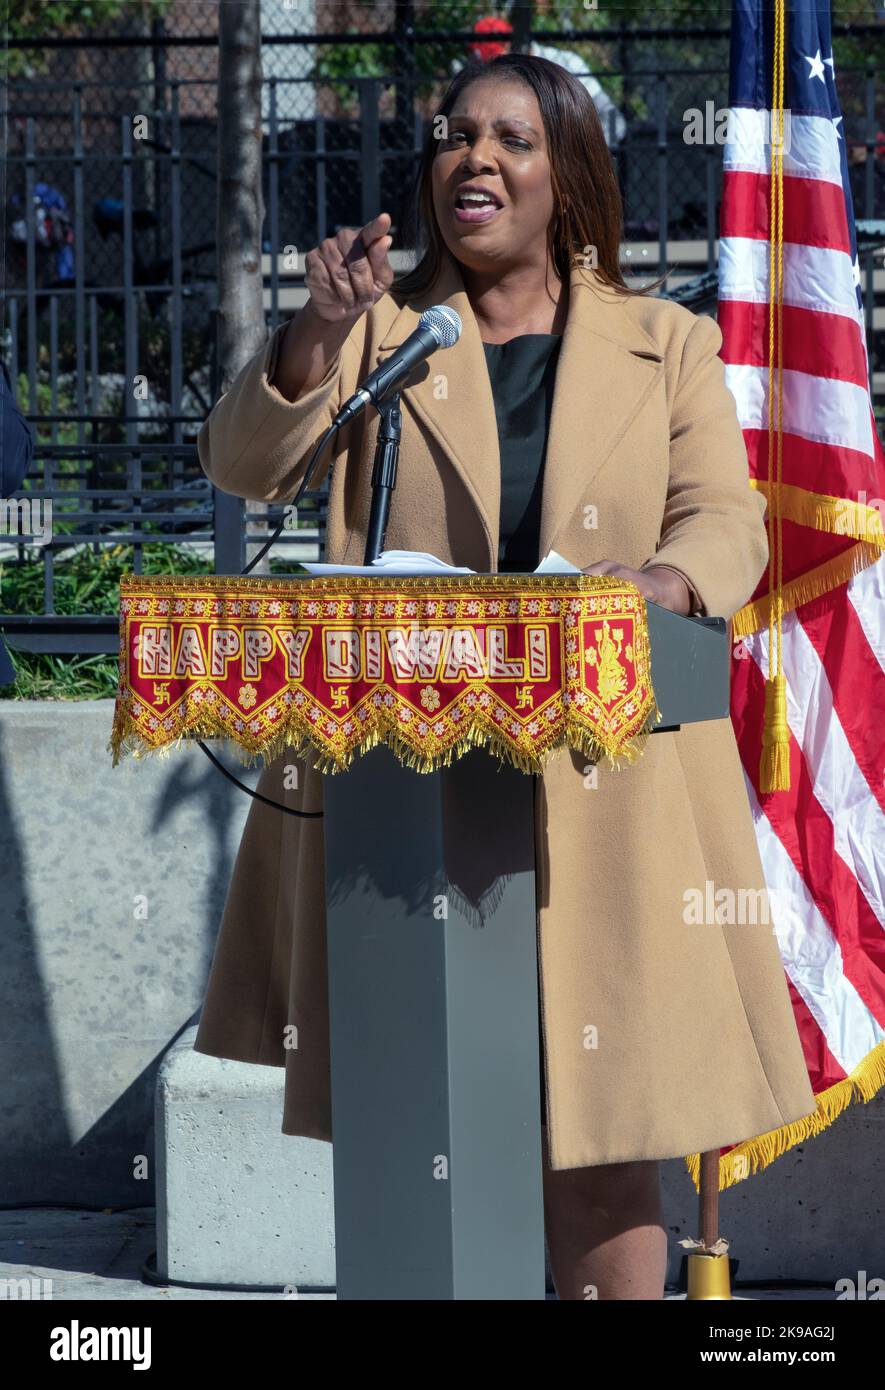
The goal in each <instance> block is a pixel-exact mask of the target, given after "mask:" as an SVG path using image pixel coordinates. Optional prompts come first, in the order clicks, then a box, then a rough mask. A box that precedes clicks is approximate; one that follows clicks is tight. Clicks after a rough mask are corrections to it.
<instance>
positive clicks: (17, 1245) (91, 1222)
mask: <svg viewBox="0 0 885 1390" xmlns="http://www.w3.org/2000/svg"><path fill="white" fill-rule="evenodd" d="M156 1245H157V1242H156V1228H155V1217H154V1208H153V1207H140V1208H135V1209H132V1210H129V1211H110V1210H109V1211H81V1210H76V1209H71V1208H60V1207H29V1208H22V1209H10V1210H4V1211H0V1284H2V1281H3V1280H28V1281H29V1285H28V1295H29V1296H30V1297H32V1298H46V1297H51V1298H52V1299H55V1300H67V1299H71V1300H75V1301H76V1300H82V1301H84V1302H86V1301H90V1300H94V1301H113V1302H127V1301H134V1300H144V1301H147V1302H169V1301H173V1302H175V1301H179V1300H182V1301H192V1300H195V1299H202V1300H219V1299H220V1300H225V1301H226V1300H236V1301H240V1300H245V1301H248V1302H252V1301H255V1300H275V1299H282V1298H284V1297H297V1298H299V1299H334V1297H335V1294H334V1292H333V1291H331V1290H300V1289H299V1290H298V1291H297V1293H296V1292H289V1293H288V1294H285V1293H283V1292H282V1291H277V1292H273V1291H267V1292H263V1291H262V1292H247V1291H242V1290H238V1289H226V1290H219V1289H206V1288H182V1287H180V1286H178V1285H162V1284H159V1285H158V1284H154V1283H151V1282H149V1280H148V1279H146V1278H145V1276H144V1270H145V1267H146V1266H147V1267H149V1263H150V1261H151V1256H152V1255H153V1252H154V1251H155V1250H156ZM30 1281H32V1282H30ZM47 1281H50V1282H47ZM3 1287H4V1288H5V1286H3ZM22 1293H24V1290H23V1289H22ZM19 1296H22V1294H19ZM26 1296H27V1295H26ZM667 1297H668V1300H671V1301H674V1302H678V1301H679V1300H680V1299H682V1298H684V1294H677V1293H673V1292H672V1291H671V1292H669V1293H668V1295H667ZM737 1297H739V1298H742V1299H750V1300H753V1301H758V1302H766V1303H768V1302H774V1303H779V1302H833V1301H834V1300H835V1292H834V1290H833V1289H808V1288H791V1287H789V1286H780V1285H779V1286H778V1287H776V1288H765V1289H752V1290H744V1291H739V1292H738V1294H737ZM548 1300H550V1301H554V1302H555V1301H556V1299H555V1295H553V1294H550V1293H548Z"/></svg>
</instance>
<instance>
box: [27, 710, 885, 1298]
mask: <svg viewBox="0 0 885 1390" xmlns="http://www.w3.org/2000/svg"><path fill="white" fill-rule="evenodd" d="M112 714H113V702H112V701H110V700H98V701H94V702H82V703H81V702H75V703H69V702H64V701H40V702H36V701H35V702H24V701H10V700H2V701H0V866H2V868H0V1020H2V1022H0V1117H2V1126H0V1201H3V1202H5V1203H12V1202H25V1203H29V1204H31V1205H34V1206H37V1205H40V1204H42V1203H53V1202H66V1203H70V1204H71V1205H77V1204H79V1203H84V1204H94V1205H96V1206H123V1205H139V1204H144V1205H146V1206H150V1205H153V1203H154V1197H155V1183H154V1173H155V1164H154V1156H155V1136H154V1096H155V1088H156V1084H157V1078H158V1070H159V1068H160V1065H161V1063H162V1062H163V1059H164V1057H165V1056H166V1054H167V1053H169V1050H170V1048H174V1049H175V1051H174V1054H173V1055H172V1056H171V1057H170V1060H169V1063H168V1070H165V1071H164V1073H163V1078H164V1079H163V1080H162V1082H161V1085H160V1092H159V1094H160V1097H161V1099H162V1101H163V1103H164V1104H165V1105H166V1109H167V1113H166V1115H165V1118H164V1119H163V1121H162V1134H161V1136H160V1137H161V1138H162V1139H163V1145H162V1148H163V1155H164V1157H163V1164H164V1167H163V1183H164V1184H165V1186H164V1188H163V1189H162V1190H161V1192H160V1197H161V1199H162V1201H164V1202H165V1203H166V1210H167V1213H168V1215H169V1218H170V1221H169V1224H168V1227H167V1234H166V1235H165V1236H164V1237H163V1239H164V1240H165V1241H166V1243H167V1244H166V1255H165V1258H166V1260H167V1269H166V1272H167V1273H168V1275H169V1276H170V1277H172V1278H175V1277H181V1278H186V1275H185V1273H184V1271H190V1272H191V1273H193V1272H194V1271H202V1272H204V1273H209V1272H213V1273H214V1274H215V1275H219V1276H223V1277H219V1278H217V1279H216V1278H213V1279H209V1280H208V1282H218V1283H233V1284H250V1283H258V1284H261V1285H264V1284H270V1285H273V1284H276V1283H277V1282H280V1283H284V1282H287V1281H291V1282H293V1283H295V1284H298V1282H299V1280H300V1281H301V1283H302V1286H307V1285H308V1284H310V1283H314V1282H315V1283H317V1284H319V1285H322V1284H323V1282H324V1280H325V1278H326V1272H327V1271H328V1270H329V1269H330V1267H331V1266H330V1264H329V1260H330V1250H331V1239H330V1236H329V1215H328V1212H329V1201H330V1198H331V1177H330V1169H329V1167H328V1165H329V1163H330V1160H331V1150H330V1146H328V1145H317V1146H316V1147H315V1148H310V1149H308V1148H306V1147H304V1146H305V1145H306V1144H311V1143H313V1141H301V1140H298V1139H295V1138H293V1137H292V1136H288V1135H283V1134H282V1133H281V1132H280V1128H279V1126H280V1121H281V1118H282V1070H281V1069H277V1068H265V1067H261V1068H258V1067H256V1068H253V1067H249V1066H246V1065H245V1064H241V1063H233V1062H224V1061H222V1060H220V1059H218V1058H211V1057H205V1056H202V1055H201V1054H193V1057H192V1058H188V1057H187V1051H188V1049H189V1047H190V1041H189V1039H190V1038H192V1035H193V1025H194V1023H195V1020H196V1018H197V1016H198V1012H199V1008H200V1004H201V1001H202V998H203V993H204V990H205V984H206V978H207V976H208V971H209V966H210V964H211V959H212V951H213V947H214V942H215V935H216V932H217V928H218V922H219V919H220V916H221V910H222V907H223V904H224V897H225V894H226V891H227V885H228V882H229V879H230V874H231V870H232V867H233V861H234V856H235V853H236V848H237V844H238V843H239V837H240V833H241V830H242V825H243V821H244V819H245V816H246V813H247V810H248V806H249V800H248V798H247V797H246V796H245V795H244V794H243V793H242V792H240V791H238V790H237V789H236V788H235V787H233V786H232V785H231V784H230V783H229V782H227V781H226V780H225V779H224V778H223V777H221V776H220V774H219V773H218V772H217V771H216V770H215V769H214V768H213V767H212V765H211V764H210V763H209V762H208V760H207V759H206V758H204V756H203V754H202V753H201V752H200V750H199V748H197V747H196V746H195V745H184V746H182V747H181V748H179V749H178V750H177V751H176V752H175V753H173V754H172V755H171V756H170V757H169V758H166V759H160V758H153V757H150V758H145V759H143V760H141V761H136V760H134V759H131V758H127V759H125V760H124V761H123V762H122V763H121V764H120V765H119V766H118V767H117V768H113V767H112V766H111V758H110V754H109V753H108V752H107V751H106V744H107V740H108V737H109V734H110V728H111V719H112ZM238 772H239V775H240V776H241V777H243V778H244V780H249V781H254V778H255V776H256V774H255V772H243V771H242V769H238ZM188 1030H190V1031H188ZM179 1040H180V1047H177V1046H176V1044H177V1043H178V1042H179ZM178 1076H182V1077H186V1085H185V1084H184V1083H182V1085H181V1087H180V1089H179V1083H178V1081H177V1080H176V1078H177V1077H178ZM687 1084H690V1078H689V1079H688V1080H687ZM727 1084H728V1078H727V1077H724V1078H723V1085H727ZM275 1087H276V1088H277V1099H276V1100H274V1099H273V1092H274V1088H275ZM198 1088H202V1090H203V1091H205V1092H206V1095H205V1096H204V1097H200V1098H198V1097H197V1096H196V1090H197V1089H198ZM189 1095H190V1099H188V1096H189ZM198 1099H199V1104H198V1103H197V1101H198ZM204 1100H205V1101H206V1105H205V1106H204V1104H203V1101H204ZM216 1100H217V1101H218V1102H219V1109H220V1110H221V1112H222V1113H221V1115H220V1116H219V1123H218V1124H217V1125H216V1127H215V1130H214V1132H213V1130H212V1128H211V1126H210V1125H209V1122H208V1116H209V1110H210V1108H211V1103H212V1102H213V1101H216ZM189 1132H190V1134H191V1137H192V1139H193V1144H192V1146H191V1149H190V1151H189V1150H188V1142H187V1141H188V1133H189ZM883 1151H885V1095H882V1094H880V1095H879V1096H878V1097H877V1098H876V1099H875V1100H873V1101H871V1102H870V1103H869V1105H863V1104H856V1105H854V1106H852V1107H851V1108H850V1109H849V1110H848V1111H847V1112H846V1113H845V1114H843V1115H842V1116H841V1117H840V1118H839V1119H838V1120H837V1121H836V1122H835V1124H834V1125H833V1126H832V1127H831V1128H830V1129H829V1130H828V1131H827V1132H826V1133H825V1134H823V1135H821V1136H820V1137H819V1138H817V1139H815V1140H812V1141H811V1142H810V1143H806V1144H802V1145H800V1146H799V1147H797V1148H796V1149H794V1150H793V1151H792V1152H791V1153H789V1154H787V1155H785V1156H784V1157H783V1158H780V1159H778V1160H777V1161H776V1162H775V1163H774V1164H773V1165H772V1166H771V1167H770V1168H769V1169H767V1170H766V1171H765V1172H763V1173H761V1174H757V1175H755V1176H753V1177H751V1178H750V1179H748V1180H747V1181H745V1182H743V1183H740V1184H738V1186H737V1187H736V1188H734V1189H730V1190H729V1191H727V1192H725V1193H723V1194H722V1197H721V1213H722V1220H721V1227H722V1233H723V1234H724V1235H725V1236H727V1237H728V1238H729V1239H730V1240H731V1242H732V1250H731V1253H732V1254H733V1255H734V1256H735V1257H736V1258H738V1259H739V1260H740V1277H741V1278H745V1279H767V1280H772V1279H785V1278H791V1279H794V1280H795V1279H823V1280H828V1281H835V1280H836V1279H837V1278H853V1279H858V1277H859V1272H860V1271H862V1270H865V1271H866V1272H867V1276H868V1278H873V1277H879V1278H881V1277H885V1225H883V1223H882V1221H881V1219H880V1216H879V1209H880V1207H881V1164H882V1160H881V1155H882V1153H883ZM176 1165H178V1168H176ZM225 1165H227V1175H226V1177H225ZM287 1168H288V1177H287ZM250 1170H251V1171H250ZM662 1172H663V1179H664V1183H663V1190H664V1213H665V1224H666V1225H667V1228H668V1231H669V1233H670V1237H671V1260H670V1272H671V1277H673V1276H674V1275H675V1273H676V1271H677V1270H678V1268H679V1263H680V1259H681V1251H680V1249H679V1247H678V1244H677V1242H678V1240H679V1239H680V1238H682V1237H684V1236H695V1235H697V1233H698V1231H697V1226H698V1223H697V1202H696V1198H695V1194H694V1189H693V1187H692V1186H691V1183H690V1181H689V1179H688V1176H687V1173H686V1171H685V1167H684V1164H683V1163H682V1161H681V1159H672V1160H668V1161H667V1162H666V1163H663V1164H662ZM201 1180H202V1181H203V1182H204V1192H205V1198H206V1205H205V1210H206V1211H207V1212H209V1213H210V1215H209V1216H208V1217H207V1218H206V1219H205V1220H204V1222H203V1225H204V1229H205V1230H206V1231H207V1232H208V1233H209V1238H210V1239H211V1240H213V1241H215V1242H216V1249H215V1251H214V1252H208V1253H207V1252H206V1251H205V1250H203V1249H202V1248H201V1247H200V1245H199V1242H198V1233H197V1232H195V1231H194V1228H193V1223H191V1224H190V1225H187V1224H183V1225H178V1224H177V1223H178V1222H179V1221H181V1222H185V1223H186V1222H187V1220H188V1218H187V1213H186V1211H185V1210H184V1208H183V1206H182V1203H183V1200H184V1197H185V1195H186V1194H189V1193H190V1194H195V1193H196V1191H197V1189H198V1187H199V1183H200V1181H201ZM189 1200H190V1198H189ZM194 1200H196V1196H194ZM216 1207H217V1210H216V1209H215V1208H216ZM278 1208H279V1209H278ZM197 1210H199V1208H197ZM250 1214H251V1215H250ZM256 1214H260V1215H261V1220H262V1222H265V1221H266V1223H267V1224H265V1225H262V1227H261V1230H260V1231H257V1230H256V1231H255V1233H254V1234H253V1233H250V1219H251V1220H254V1219H255V1218H256ZM173 1217H174V1219H175V1223H176V1228H175V1229H173V1228H172V1224H171V1223H172V1219H173ZM277 1246H279V1248H280V1250H281V1252H282V1253H281V1256H280V1258H279V1260H277V1259H276V1258H275V1254H274V1252H275V1250H276V1248H277ZM189 1250H190V1255H189V1254H188V1251H189ZM210 1254H211V1258H210ZM200 1262H202V1263H200ZM176 1270H177V1271H178V1272H179V1273H178V1275H176V1273H175V1271H176ZM277 1276H279V1279H278V1277H277ZM201 1277H202V1276H201ZM199 1281H200V1280H199V1279H198V1280H188V1282H199Z"/></svg>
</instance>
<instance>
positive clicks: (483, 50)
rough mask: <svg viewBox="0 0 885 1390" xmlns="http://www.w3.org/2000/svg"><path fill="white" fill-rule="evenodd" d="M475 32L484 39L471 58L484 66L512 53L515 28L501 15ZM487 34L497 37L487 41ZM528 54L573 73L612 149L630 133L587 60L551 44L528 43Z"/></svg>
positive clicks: (488, 18)
mask: <svg viewBox="0 0 885 1390" xmlns="http://www.w3.org/2000/svg"><path fill="white" fill-rule="evenodd" d="M473 32H474V33H475V34H482V35H483V36H484V37H483V40H482V41H481V42H479V43H471V44H469V45H468V47H469V49H470V54H471V56H472V57H473V58H476V59H478V60H479V61H480V62H481V63H490V62H491V61H492V59H493V58H497V57H499V55H500V54H502V53H509V52H510V36H511V35H512V33H513V25H512V24H511V23H510V21H509V20H507V19H504V17H503V16H502V15H494V14H490V15H486V16H485V17H484V18H483V19H478V20H477V22H476V24H474V26H473ZM486 35H489V36H491V35H496V36H498V37H496V38H491V37H489V38H486V37H485V36H486ZM528 51H529V53H531V54H532V56H533V57H535V58H546V59H548V61H549V62H551V63H558V64H559V66H560V67H561V68H565V69H566V71H567V72H570V73H573V74H574V76H575V77H577V79H578V81H579V82H580V83H581V84H582V86H584V87H585V88H586V89H587V92H588V93H589V95H590V96H591V98H592V100H593V105H594V106H595V107H596V110H597V113H598V115H599V119H600V121H601V122H602V129H603V132H604V134H605V141H606V144H607V145H608V147H609V149H611V148H612V147H613V146H615V145H618V144H620V142H621V141H622V140H623V138H624V135H625V134H626V131H627V122H626V121H625V120H624V117H623V116H622V115H621V112H620V111H619V110H618V108H617V106H616V105H615V103H614V102H613V101H612V99H611V97H610V96H609V95H608V93H607V92H606V90H605V88H604V87H603V86H602V83H601V82H599V81H598V80H597V79H596V78H595V77H594V76H593V75H592V73H591V72H589V70H588V68H587V63H586V61H585V60H584V59H583V58H581V57H580V56H579V55H578V54H577V53H572V52H571V51H570V50H569V49H567V48H555V47H552V46H551V45H550V44H540V43H535V41H534V40H532V42H531V43H530V44H529V48H528ZM461 66H462V64H460V63H456V64H455V70H457V69H458V68H460V67H461Z"/></svg>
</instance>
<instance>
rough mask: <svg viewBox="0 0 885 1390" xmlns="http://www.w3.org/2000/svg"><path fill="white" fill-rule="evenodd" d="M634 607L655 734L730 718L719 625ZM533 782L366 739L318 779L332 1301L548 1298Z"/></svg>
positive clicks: (478, 756) (505, 768)
mask: <svg viewBox="0 0 885 1390" xmlns="http://www.w3.org/2000/svg"><path fill="white" fill-rule="evenodd" d="M647 611H648V628H649V636H650V641H651V670H652V683H653V686H654V689H655V693H656V696H657V700H658V708H659V709H660V711H661V715H662V718H661V721H660V724H659V726H658V728H657V730H656V732H663V731H668V730H672V729H675V728H678V727H679V726H680V725H682V724H687V723H694V722H698V721H702V720H707V719H722V718H725V717H727V715H728V669H729V668H728V663H729V650H728V639H727V632H726V623H725V620H724V619H721V618H700V619H696V618H683V617H680V616H678V615H677V614H674V613H671V612H669V611H667V610H666V609H663V608H660V607H658V606H657V605H656V604H653V603H649V604H648V605H647ZM623 775H624V776H628V777H629V776H641V775H642V773H641V760H640V762H639V764H638V765H637V767H636V768H635V769H629V768H628V769H625V770H624V772H623ZM535 784H536V778H535V777H533V776H530V775H528V774H526V773H524V772H521V771H519V770H518V769H516V768H513V767H512V766H510V765H509V764H506V763H505V764H503V765H500V764H499V762H498V760H497V759H496V758H495V757H493V756H491V755H490V754H489V753H488V752H486V751H485V750H484V749H482V748H474V749H471V750H470V751H469V752H468V753H466V754H464V755H463V756H462V757H461V758H459V759H455V760H454V761H453V762H452V764H451V765H450V766H449V767H447V768H444V769H441V770H439V771H437V772H434V773H418V772H414V771H412V770H411V769H409V768H407V767H404V766H403V765H402V764H401V763H400V762H399V761H398V760H397V758H396V757H395V756H394V755H393V753H392V752H391V751H390V750H389V749H388V748H386V747H385V746H383V745H380V746H378V747H376V748H374V749H372V750H370V751H369V752H368V753H366V754H364V755H362V756H358V757H356V758H355V759H354V761H353V763H352V764H351V766H350V768H349V769H348V770H347V771H346V772H338V773H335V774H333V775H330V776H327V777H326V778H325V779H324V783H323V801H324V810H325V880H326V937H327V944H328V968H329V976H328V978H329V1009H330V1028H331V1033H330V1049H331V1087H332V1132H333V1167H334V1186H335V1249H336V1263H337V1291H338V1298H339V1299H362V1300H365V1299H383V1300H390V1299H394V1300H400V1299H406V1300H413V1299H414V1300H424V1299H437V1300H439V1299H445V1300H448V1299H503V1300H508V1301H509V1300H512V1299H517V1300H522V1299H528V1300H534V1299H543V1298H544V1297H545V1288H544V1207H543V1192H542V1154H541V1113H540V1062H539V1042H538V955H537V907H536V899H535V844H534V791H535ZM492 836H494V841H495V843H494V845H492V846H489V845H488V841H489V839H490V837H492ZM478 838H479V839H481V840H482V841H483V842H484V844H485V846H486V852H485V854H484V859H485V860H486V861H488V859H489V850H490V849H491V850H492V851H493V854H492V861H493V862H494V863H495V865H496V867H497V868H498V869H499V872H498V874H497V876H496V878H495V880H494V881H492V882H488V883H485V882H477V881H476V880H475V876H474V874H473V872H472V869H473V863H472V856H471V853H470V847H471V845H472V844H475V843H477V839H478Z"/></svg>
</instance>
